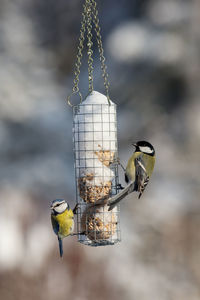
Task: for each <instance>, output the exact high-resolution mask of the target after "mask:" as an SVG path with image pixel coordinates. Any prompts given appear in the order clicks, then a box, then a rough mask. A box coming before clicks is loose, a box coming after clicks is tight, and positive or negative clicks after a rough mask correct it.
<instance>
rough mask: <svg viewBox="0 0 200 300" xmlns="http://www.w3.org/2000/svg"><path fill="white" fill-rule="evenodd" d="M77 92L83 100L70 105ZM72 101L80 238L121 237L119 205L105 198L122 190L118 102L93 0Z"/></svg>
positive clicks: (94, 242)
mask: <svg viewBox="0 0 200 300" xmlns="http://www.w3.org/2000/svg"><path fill="white" fill-rule="evenodd" d="M93 26H94V32H95V36H96V40H97V46H98V50H99V56H100V62H101V70H102V76H103V79H104V87H105V90H106V96H104V95H103V94H101V93H99V92H96V91H94V89H93V58H92V57H93V50H92V46H93V40H92V38H93V35H92V29H93ZM85 35H87V54H88V81H89V94H88V96H87V97H86V99H85V100H84V101H82V94H81V92H80V90H79V75H80V67H81V60H82V56H83V54H82V51H83V48H84V42H85ZM74 94H77V95H79V97H80V104H78V105H72V103H71V97H72V95H74ZM68 104H69V105H70V106H73V142H74V163H75V179H76V202H77V232H78V240H79V242H81V243H83V244H86V245H90V246H101V245H113V244H115V243H117V242H119V241H120V224H119V221H120V219H119V206H116V207H115V208H114V209H113V210H111V211H109V210H108V206H107V204H106V200H107V199H108V198H110V197H112V196H113V195H116V194H117V192H118V164H117V158H118V149H117V120H116V105H115V104H114V103H113V102H112V101H111V100H110V97H109V81H108V74H107V71H106V65H105V57H104V51H103V46H102V39H101V34H100V27H99V18H98V11H97V6H96V2H95V0H85V3H84V5H83V13H82V22H81V30H80V38H79V46H78V54H77V61H76V64H75V79H74V86H73V88H72V94H71V95H69V96H68Z"/></svg>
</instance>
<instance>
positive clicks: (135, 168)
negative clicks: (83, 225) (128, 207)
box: [108, 141, 155, 210]
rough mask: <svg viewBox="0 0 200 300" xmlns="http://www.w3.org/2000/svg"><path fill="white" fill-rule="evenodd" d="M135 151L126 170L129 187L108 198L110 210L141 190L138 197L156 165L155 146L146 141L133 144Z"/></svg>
mask: <svg viewBox="0 0 200 300" xmlns="http://www.w3.org/2000/svg"><path fill="white" fill-rule="evenodd" d="M132 145H133V146H135V152H134V153H133V154H132V155H131V157H130V158H129V160H128V164H127V166H126V169H124V170H125V181H126V182H127V183H128V185H127V187H125V188H124V190H123V191H122V192H120V193H119V194H117V195H116V196H114V197H112V198H110V199H109V200H108V205H109V206H110V207H109V210H112V209H113V208H114V207H115V206H116V205H117V203H118V202H119V201H121V200H122V199H123V198H124V197H126V196H127V195H128V194H130V193H132V192H133V191H136V192H139V196H138V198H140V197H141V195H142V193H143V192H144V190H145V188H146V186H147V184H148V182H149V178H150V176H151V174H152V172H153V169H154V165H155V150H154V147H153V146H152V145H151V144H150V143H149V142H146V141H139V142H137V143H134V144H132Z"/></svg>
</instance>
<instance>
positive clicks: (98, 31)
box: [91, 0, 110, 105]
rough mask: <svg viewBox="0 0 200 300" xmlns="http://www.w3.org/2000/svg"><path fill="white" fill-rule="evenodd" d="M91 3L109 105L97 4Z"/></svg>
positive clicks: (93, 1) (92, 0) (93, 0)
mask: <svg viewBox="0 0 200 300" xmlns="http://www.w3.org/2000/svg"><path fill="white" fill-rule="evenodd" d="M91 2H92V8H93V11H92V13H93V22H94V25H95V32H96V39H97V45H98V49H99V56H100V62H101V70H102V77H103V79H104V87H105V90H106V96H107V99H108V103H109V105H110V96H109V86H110V83H109V81H108V73H107V66H106V64H105V56H104V50H103V44H102V38H101V28H100V25H99V16H98V10H97V4H96V1H95V0H91Z"/></svg>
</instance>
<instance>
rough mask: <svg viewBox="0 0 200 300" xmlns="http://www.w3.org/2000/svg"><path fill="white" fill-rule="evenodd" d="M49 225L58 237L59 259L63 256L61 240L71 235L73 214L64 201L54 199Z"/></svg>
mask: <svg viewBox="0 0 200 300" xmlns="http://www.w3.org/2000/svg"><path fill="white" fill-rule="evenodd" d="M51 223H52V227H53V230H54V232H55V234H56V235H57V236H58V243H59V250H60V257H62V256H63V245H62V239H63V238H65V237H67V236H69V235H73V230H74V213H73V211H72V210H71V209H70V207H69V204H68V203H67V202H66V201H65V200H64V199H56V200H53V201H52V203H51Z"/></svg>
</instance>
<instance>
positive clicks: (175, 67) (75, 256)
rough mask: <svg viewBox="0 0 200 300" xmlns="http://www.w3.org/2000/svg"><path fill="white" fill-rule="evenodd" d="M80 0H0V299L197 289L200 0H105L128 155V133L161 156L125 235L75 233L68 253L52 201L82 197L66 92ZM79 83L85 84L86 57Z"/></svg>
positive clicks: (124, 210) (126, 215) (124, 225)
mask: <svg viewBox="0 0 200 300" xmlns="http://www.w3.org/2000/svg"><path fill="white" fill-rule="evenodd" d="M82 3H83V0H81V1H80V0H59V1H54V0H48V1H40V0H15V1H11V0H10V1H9V0H0V7H1V9H0V66H1V67H0V82H1V85H0V116H1V120H0V125H1V126H0V145H1V147H0V157H1V161H0V179H1V181H0V213H1V217H0V295H1V296H0V298H1V299H3V300H12V299H15V300H18V299H19V300H23V299H38V300H45V299H48V300H53V299H59V300H64V299H73V300H86V299H87V300H91V299H96V300H101V299H110V300H112V299H115V300H118V299H125V300H129V299H130V300H138V299H139V300H155V299H162V300H168V299H169V300H179V299H181V300H188V299H190V300H196V299H200V234H199V228H200V201H199V197H200V178H199V165H200V155H199V149H200V102H199V96H200V88H199V82H200V33H199V27H200V16H199V14H200V3H199V1H198V0H193V1H186V0H185V1H184V0H169V1H163V0H144V1H140V0H118V1H115V0H109V1H107V0H101V1H100V0H97V3H98V7H99V14H100V21H101V27H102V37H103V44H104V48H105V56H106V58H107V65H108V72H109V79H110V83H111V87H110V97H111V99H112V100H113V101H114V102H115V103H116V104H117V105H118V141H119V157H120V159H121V162H122V163H123V164H124V165H126V162H127V159H128V157H129V156H130V154H131V153H132V151H133V148H132V146H131V143H132V142H133V141H137V140H141V139H146V140H149V141H150V142H151V143H152V144H153V145H154V146H155V149H156V153H157V161H156V167H155V172H154V174H153V176H152V179H151V182H150V184H149V186H148V187H147V189H146V191H145V193H144V195H143V197H142V198H141V199H140V201H137V197H136V195H130V196H129V198H127V199H126V200H124V201H123V202H122V204H121V231H122V242H121V243H119V244H117V245H115V246H107V247H99V248H91V247H88V246H83V245H81V244H79V243H77V240H76V237H71V238H68V239H65V240H64V258H63V259H60V258H59V255H58V245H57V239H56V236H55V235H54V233H53V231H52V228H51V223H50V201H51V200H52V199H54V198H59V197H61V198H65V199H67V200H68V201H69V203H70V204H71V206H74V203H75V185H74V167H73V159H72V158H73V153H72V147H73V145H72V110H71V108H70V107H68V106H67V105H66V102H65V99H66V96H67V95H68V94H69V93H70V92H71V88H72V82H73V67H74V63H75V59H76V54H77V45H78V38H79V29H80V16H81V11H82ZM94 51H95V59H94V64H95V67H96V72H95V90H98V91H100V92H102V93H104V88H103V80H102V78H101V74H100V72H99V60H98V52H97V48H96V44H95V49H94ZM80 88H81V91H82V92H83V94H84V95H86V94H87V91H88V90H87V89H88V81H87V64H86V58H84V61H83V66H82V69H81V76H80ZM120 178H121V183H122V185H123V184H124V180H123V173H122V172H121V171H120Z"/></svg>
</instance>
